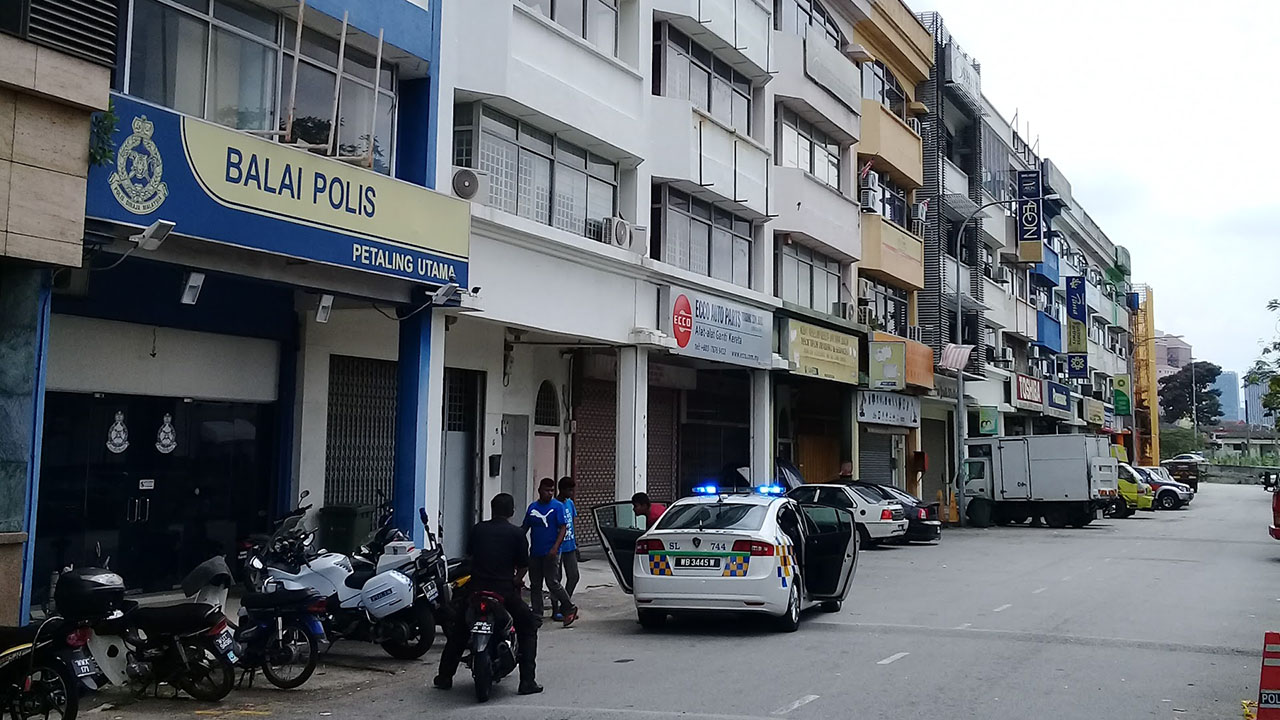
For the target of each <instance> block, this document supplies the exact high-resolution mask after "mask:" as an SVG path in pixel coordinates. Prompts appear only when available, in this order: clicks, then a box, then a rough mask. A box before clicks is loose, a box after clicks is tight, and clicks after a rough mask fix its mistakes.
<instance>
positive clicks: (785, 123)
mask: <svg viewBox="0 0 1280 720" xmlns="http://www.w3.org/2000/svg"><path fill="white" fill-rule="evenodd" d="M777 116H778V118H779V120H778V123H779V130H778V136H779V141H780V142H781V144H782V149H781V152H780V153H779V154H778V157H779V162H780V163H781V164H782V165H783V166H784V167H794V168H800V169H801V170H804V171H805V172H807V173H809V174H810V175H812V176H814V177H815V178H817V179H818V180H821V181H822V182H823V183H825V184H826V185H829V186H831V187H833V188H836V189H837V190H838V189H840V144H839V143H837V142H836V141H835V140H834V139H832V138H831V137H830V136H829V135H827V134H826V133H824V132H822V131H821V130H819V129H817V128H815V127H814V126H813V125H811V124H809V123H808V122H806V121H804V120H801V119H800V118H799V117H798V116H797V115H796V114H795V113H794V112H792V111H791V110H787V109H785V108H783V107H779V112H778V115H777Z"/></svg>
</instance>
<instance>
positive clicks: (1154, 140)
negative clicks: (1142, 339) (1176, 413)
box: [907, 0, 1280, 372]
mask: <svg viewBox="0 0 1280 720" xmlns="http://www.w3.org/2000/svg"><path fill="white" fill-rule="evenodd" d="M907 2H908V4H909V5H910V6H911V8H912V9H913V10H915V11H924V10H937V11H939V12H941V13H942V17H943V20H944V21H945V24H946V26H947V28H948V29H949V30H950V31H951V34H952V36H953V37H954V38H955V40H956V41H957V42H958V43H959V44H960V46H961V47H962V48H964V49H965V51H966V52H968V53H969V55H971V56H972V57H974V58H975V59H976V60H977V61H978V62H979V63H981V64H982V89H983V93H984V94H985V95H986V96H987V97H988V98H990V99H991V101H992V102H993V103H994V104H995V106H996V107H997V108H998V109H999V110H1000V113H1001V114H1002V115H1004V117H1005V118H1006V119H1009V120H1012V118H1013V115H1014V113H1015V112H1017V113H1018V117H1019V123H1018V124H1019V126H1020V128H1021V129H1022V132H1023V135H1024V137H1026V131H1027V125H1026V124H1027V123H1028V122H1030V125H1031V127H1030V136H1029V137H1027V139H1028V141H1030V142H1035V139H1036V137H1037V136H1038V137H1039V139H1040V156H1041V157H1046V158H1050V159H1052V160H1053V162H1054V163H1055V164H1056V165H1057V166H1058V168H1059V169H1061V170H1062V172H1063V173H1064V174H1065V175H1066V176H1067V180H1068V181H1069V182H1070V183H1071V192H1072V195H1073V196H1074V197H1076V198H1077V199H1078V200H1079V201H1080V202H1081V204H1083V206H1084V208H1085V209H1086V210H1087V211H1088V212H1089V215H1091V216H1092V217H1093V219H1094V220H1096V221H1097V222H1098V224H1099V225H1101V226H1102V230H1103V232H1105V233H1106V234H1107V236H1108V237H1109V238H1111V240H1112V242H1115V243H1117V244H1120V245H1124V246H1126V247H1128V248H1129V250H1130V252H1131V253H1132V256H1133V277H1134V282H1136V283H1147V284H1149V285H1151V286H1152V287H1153V288H1154V289H1155V299H1156V303H1155V304H1156V325H1157V327H1158V328H1159V329H1161V330H1163V331H1165V332H1168V333H1172V334H1175V335H1185V336H1186V338H1187V340H1188V341H1189V342H1191V343H1192V345H1193V346H1194V352H1195V355H1196V357H1197V358H1202V359H1205V360H1209V361H1211V362H1215V363H1217V364H1219V365H1222V366H1223V367H1224V368H1225V369H1228V370H1237V371H1241V372H1243V371H1244V370H1246V369H1247V368H1248V367H1249V366H1250V365H1251V364H1252V363H1253V360H1254V359H1255V358H1256V357H1257V356H1258V348H1259V344H1260V342H1261V341H1262V340H1264V339H1267V340H1269V339H1271V338H1273V337H1274V336H1275V335H1276V334H1277V317H1276V316H1275V315H1274V314H1273V313H1269V312H1267V311H1266V308H1265V304H1266V302H1267V300H1269V299H1271V298H1274V297H1280V280H1278V279H1277V278H1280V199H1277V198H1278V197H1280V172H1278V170H1280V142H1278V141H1277V132H1278V131H1280V126H1278V125H1277V122H1276V118H1277V115H1280V95H1278V94H1277V93H1276V91H1275V88H1276V87H1277V84H1276V80H1275V68H1276V66H1277V64H1280V39H1278V38H1280V30H1278V28H1280V0H1215V1H1214V2H1212V3H1201V2H1194V3H1193V2H1189V0H1175V1H1174V2H1167V1H1166V2H1157V1H1156V0H1072V2H1054V1H1051V0H907Z"/></svg>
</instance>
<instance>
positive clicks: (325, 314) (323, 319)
mask: <svg viewBox="0 0 1280 720" xmlns="http://www.w3.org/2000/svg"><path fill="white" fill-rule="evenodd" d="M332 312H333V296H332V295H330V294H328V293H325V294H324V295H321V296H320V304H319V305H317V306H316V322H318V323H327V322H329V314H330V313H332Z"/></svg>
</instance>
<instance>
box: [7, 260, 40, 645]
mask: <svg viewBox="0 0 1280 720" xmlns="http://www.w3.org/2000/svg"><path fill="white" fill-rule="evenodd" d="M49 298H50V295H49V271H48V270H45V269H42V268H32V267H24V266H21V265H13V264H8V263H0V624H4V625H15V624H18V623H19V622H21V623H25V622H26V620H27V617H28V616H29V614H30V608H31V575H32V561H33V551H34V543H33V542H31V539H32V538H34V537H35V532H36V528H35V522H36V504H37V502H38V499H39V497H38V495H39V488H40V440H41V435H42V433H43V428H44V373H45V366H46V362H47V359H46V352H47V348H48V344H49Z"/></svg>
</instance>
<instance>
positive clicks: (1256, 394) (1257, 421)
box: [1242, 385, 1272, 425]
mask: <svg viewBox="0 0 1280 720" xmlns="http://www.w3.org/2000/svg"><path fill="white" fill-rule="evenodd" d="M1263 389H1264V386H1263V385H1245V387H1244V415H1245V416H1244V418H1242V419H1243V420H1246V421H1248V422H1249V423H1251V424H1253V425H1269V424H1271V421H1272V419H1271V418H1264V417H1263V416H1262V414H1263V413H1264V412H1266V410H1264V409H1263V408H1262V396H1263V394H1264V393H1263Z"/></svg>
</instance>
